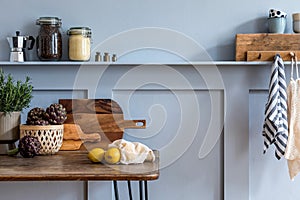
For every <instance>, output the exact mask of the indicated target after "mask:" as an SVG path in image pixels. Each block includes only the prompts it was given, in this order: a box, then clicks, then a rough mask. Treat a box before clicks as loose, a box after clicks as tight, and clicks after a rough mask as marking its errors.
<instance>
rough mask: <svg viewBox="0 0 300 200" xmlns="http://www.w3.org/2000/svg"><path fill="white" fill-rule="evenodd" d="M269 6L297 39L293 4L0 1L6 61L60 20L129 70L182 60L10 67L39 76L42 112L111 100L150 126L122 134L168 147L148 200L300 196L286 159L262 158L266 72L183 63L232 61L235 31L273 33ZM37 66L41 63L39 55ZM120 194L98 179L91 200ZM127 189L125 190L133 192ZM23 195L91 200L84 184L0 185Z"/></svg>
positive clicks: (264, 68)
mask: <svg viewBox="0 0 300 200" xmlns="http://www.w3.org/2000/svg"><path fill="white" fill-rule="evenodd" d="M269 8H280V9H282V10H284V11H286V12H287V13H288V14H289V16H288V26H287V32H291V31H292V29H291V17H290V16H291V15H290V14H291V13H293V12H297V11H298V10H300V3H299V2H297V1H291V0H288V1H259V0H254V1H237V0H229V1H220V0H219V1H217V0H202V1H196V0H187V1H176V0H172V1H171V0H166V1H155V0H151V1H150V0H149V1H138V0H133V1H116V0H111V1H99V0H97V1H96V0H93V1H61V0H53V1H49V0H47V1H37V0H36V1H33V0H28V1H21V0H16V1H14V2H13V4H12V1H8V0H5V1H4V0H3V1H1V7H0V11H1V12H0V13H1V14H0V16H1V17H2V18H1V19H2V20H0V25H1V26H0V27H1V29H0V61H7V60H8V59H9V49H8V44H7V41H6V37H7V36H9V35H12V34H14V32H15V31H16V30H21V32H22V33H23V34H26V35H37V32H38V26H37V25H35V20H36V19H37V18H38V17H40V16H58V17H60V18H62V22H63V27H62V31H63V32H64V33H66V31H67V30H68V28H70V27H71V26H89V27H91V28H92V32H93V47H92V48H93V53H94V52H95V51H98V50H99V51H101V52H103V51H109V52H111V53H112V52H114V53H117V54H118V56H119V61H120V62H124V63H126V62H127V63H132V62H137V63H148V62H158V63H159V62H160V61H162V62H169V63H175V65H172V66H170V67H168V66H159V65H149V66H132V65H130V64H129V65H119V66H109V67H108V68H106V66H105V65H101V66H96V65H93V66H79V65H59V64H58V65H54V66H51V65H39V64H37V65H32V66H31V65H16V66H5V64H3V63H2V67H3V68H4V70H5V71H6V72H9V73H12V74H13V75H14V76H15V77H16V78H18V79H21V78H24V75H25V74H26V75H30V76H31V77H32V81H33V84H34V87H35V91H34V95H35V98H34V100H33V102H32V105H33V106H45V105H48V104H49V103H50V102H55V101H57V99H59V98H72V97H73V98H74V97H75V98H113V99H115V100H116V101H117V102H119V104H120V105H121V106H122V108H123V111H124V113H125V116H126V118H128V119H131V118H137V119H140V118H146V120H147V129H146V130H127V131H126V136H125V137H126V139H129V140H137V141H141V142H143V143H145V144H147V145H149V146H150V147H151V148H155V149H159V150H161V156H162V158H161V161H162V169H161V176H160V178H159V180H158V181H153V182H151V183H149V187H150V190H149V194H150V197H152V198H151V199H155V200H156V199H158V200H159V199H164V200H169V199H170V200H171V199H172V200H173V199H176V200H177V199H178V200H181V199H191V200H198V199H205V200H221V199H226V200H241V199H243V200H244V199H251V200H252V199H253V200H263V199H271V198H272V199H291V200H293V199H299V198H300V195H299V192H298V191H299V190H298V188H297V187H298V185H299V183H298V182H299V180H296V181H295V182H291V181H289V178H288V173H287V167H286V162H285V161H284V160H282V161H277V160H275V157H274V155H273V151H272V149H271V150H270V151H269V152H268V154H267V155H262V138H261V134H260V132H261V126H262V120H263V105H264V103H265V99H266V97H267V87H268V78H269V70H270V68H269V65H265V64H262V65H260V64H256V65H245V64H236V63H234V62H231V63H221V62H219V63H218V64H217V66H215V65H213V64H212V63H210V62H207V63H202V64H199V65H197V66H196V67H193V66H187V65H180V64H179V65H176V62H179V61H180V62H181V61H182V60H187V61H208V60H214V61H226V60H231V61H232V60H234V54H235V50H234V38H235V34H236V33H255V32H266V30H267V27H266V18H267V14H268V10H269ZM145 27H156V28H145ZM64 36H65V37H64V53H65V54H64V60H66V59H67V54H66V52H67V45H66V44H67V37H66V35H64ZM29 57H30V58H32V59H33V60H36V55H35V52H31V53H30V52H29ZM0 64H1V63H0ZM287 67H289V65H287ZM287 80H289V79H287ZM137 88H138V89H137ZM24 115H25V114H23V121H24ZM49 159H51V158H50V157H49ZM297 183H298V184H297ZM111 186H112V185H111V183H110V182H89V191H88V194H89V199H90V200H93V199H112V187H111ZM134 186H137V185H134ZM281 188H284V190H283V191H282V190H280V189H281ZM120 189H121V191H126V185H121V186H120ZM136 192H137V191H136V190H135V194H136ZM270 194H271V197H270V196H269V195H270ZM20 198H22V199H25V200H27V199H45V200H50V199H51V200H52V199H57V200H82V199H83V183H82V182H9V183H4V182H2V183H0V200H2V199H3V200H15V199H20ZM123 198H124V199H126V198H125V197H124V196H123ZM123 198H122V199H123Z"/></svg>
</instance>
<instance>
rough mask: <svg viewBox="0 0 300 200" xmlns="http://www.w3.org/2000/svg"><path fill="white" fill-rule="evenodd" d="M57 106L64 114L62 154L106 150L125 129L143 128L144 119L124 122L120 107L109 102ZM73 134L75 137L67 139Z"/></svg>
mask: <svg viewBox="0 0 300 200" xmlns="http://www.w3.org/2000/svg"><path fill="white" fill-rule="evenodd" d="M59 103H60V104H62V105H63V106H64V107H65V108H66V110H67V120H66V121H65V127H64V128H65V130H64V133H67V134H66V137H65V136H64V140H63V145H62V148H61V150H79V149H88V150H89V149H92V148H95V147H102V148H107V145H108V144H110V143H111V142H113V141H115V140H117V139H121V138H123V134H124V130H125V129H127V128H134V129H144V128H146V120H144V119H139V120H124V116H123V111H122V109H121V107H120V106H119V104H118V103H117V102H115V101H113V100H111V99H60V100H59ZM72 124H73V125H72ZM74 126H75V127H74ZM72 132H76V134H75V135H78V136H75V137H74V135H73V136H71V137H69V138H68V136H70V135H72V134H68V133H72ZM95 134H96V135H97V134H98V136H99V137H96V135H95ZM64 135H65V134H64ZM87 136H88V138H89V139H87ZM79 138H80V139H79ZM82 144H84V145H82ZM78 146H80V147H79V148H78Z"/></svg>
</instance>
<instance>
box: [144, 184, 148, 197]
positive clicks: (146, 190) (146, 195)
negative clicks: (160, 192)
mask: <svg viewBox="0 0 300 200" xmlns="http://www.w3.org/2000/svg"><path fill="white" fill-rule="evenodd" d="M144 184H145V186H144V187H145V188H144V189H145V200H148V183H147V181H144Z"/></svg>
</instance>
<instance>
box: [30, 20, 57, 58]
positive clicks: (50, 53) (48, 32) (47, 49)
mask: <svg viewBox="0 0 300 200" xmlns="http://www.w3.org/2000/svg"><path fill="white" fill-rule="evenodd" d="M36 24H37V25H40V30H39V34H38V36H37V39H36V42H37V44H36V48H37V56H38V58H39V59H40V60H42V61H58V60H60V59H61V57H62V36H61V32H60V27H61V19H59V18H57V17H40V18H39V19H37V21H36Z"/></svg>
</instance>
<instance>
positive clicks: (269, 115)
mask: <svg viewBox="0 0 300 200" xmlns="http://www.w3.org/2000/svg"><path fill="white" fill-rule="evenodd" d="M262 134H263V137H264V153H265V152H266V150H267V149H268V148H269V146H270V145H272V144H274V145H275V147H276V149H275V156H276V158H277V159H278V160H279V159H280V158H281V157H282V156H283V155H284V153H285V149H286V144H287V139H288V123H287V95H286V80H285V73H284V65H283V61H282V59H281V57H280V55H278V54H277V55H276V56H275V60H274V63H273V64H272V72H271V78H270V84H269V97H268V101H267V104H266V107H265V121H264V125H263V133H262Z"/></svg>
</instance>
